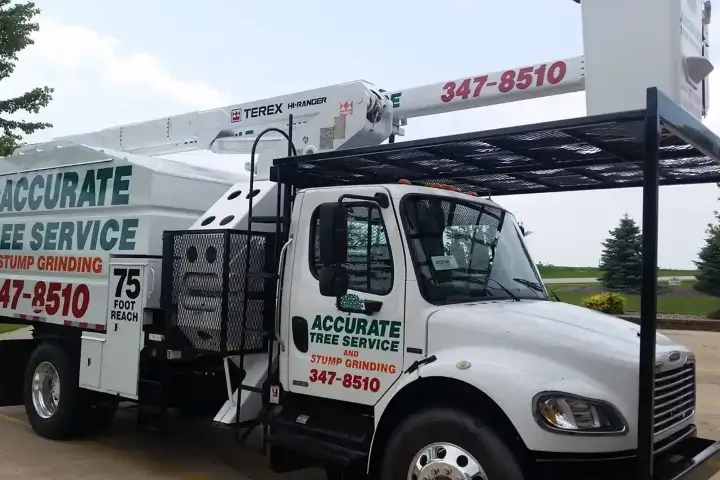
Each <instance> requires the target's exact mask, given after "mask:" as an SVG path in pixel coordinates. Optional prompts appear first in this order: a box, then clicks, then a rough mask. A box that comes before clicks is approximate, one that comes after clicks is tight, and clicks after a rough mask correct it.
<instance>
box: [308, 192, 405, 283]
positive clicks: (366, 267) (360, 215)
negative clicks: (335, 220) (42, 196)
mask: <svg viewBox="0 0 720 480" xmlns="http://www.w3.org/2000/svg"><path fill="white" fill-rule="evenodd" d="M344 206H345V208H346V210H347V221H348V250H347V260H348V261H347V263H345V264H343V266H344V267H345V268H346V269H347V271H348V280H349V282H348V286H349V288H350V289H351V290H355V291H357V292H364V293H372V294H375V295H387V294H388V293H390V291H391V290H392V285H393V260H392V255H391V252H390V242H389V240H388V236H387V230H386V229H385V223H384V222H383V219H382V212H381V211H380V208H379V207H377V206H376V205H372V204H365V203H363V204H353V203H348V204H346V205H344ZM319 211H320V210H319V207H318V208H317V209H316V210H315V212H313V219H312V227H311V228H312V230H311V232H310V238H311V241H312V242H313V244H312V245H311V249H310V252H311V253H310V254H311V258H310V270H311V272H312V274H313V276H314V277H315V278H319V272H320V268H322V263H321V262H320V229H319V227H318V224H319V221H320V218H319Z"/></svg>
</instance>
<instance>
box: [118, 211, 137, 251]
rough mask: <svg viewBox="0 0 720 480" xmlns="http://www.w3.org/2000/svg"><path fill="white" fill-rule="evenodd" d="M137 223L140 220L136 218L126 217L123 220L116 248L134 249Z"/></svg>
mask: <svg viewBox="0 0 720 480" xmlns="http://www.w3.org/2000/svg"><path fill="white" fill-rule="evenodd" d="M139 223H140V220H138V219H137V218H126V219H125V220H123V222H122V229H121V230H120V243H119V244H118V250H135V234H136V233H137V228H138V224H139Z"/></svg>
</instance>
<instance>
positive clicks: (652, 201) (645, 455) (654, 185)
mask: <svg viewBox="0 0 720 480" xmlns="http://www.w3.org/2000/svg"><path fill="white" fill-rule="evenodd" d="M660 132H661V126H660V117H659V115H658V91H657V88H649V89H648V91H647V111H646V115H645V130H644V137H645V139H644V140H645V162H644V164H643V218H642V238H643V242H642V245H643V247H642V291H641V294H642V296H641V300H640V372H639V382H638V433H637V435H638V451H637V470H638V476H637V478H638V479H639V480H652V479H653V457H654V455H653V443H654V442H653V440H654V415H653V413H654V410H655V342H656V333H657V275H658V268H657V263H658V259H657V257H658V207H659V189H660Z"/></svg>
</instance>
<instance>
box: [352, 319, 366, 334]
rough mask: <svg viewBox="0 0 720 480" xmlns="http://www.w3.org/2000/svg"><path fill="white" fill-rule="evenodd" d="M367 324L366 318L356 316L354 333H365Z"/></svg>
mask: <svg viewBox="0 0 720 480" xmlns="http://www.w3.org/2000/svg"><path fill="white" fill-rule="evenodd" d="M367 324H368V321H367V319H365V318H358V319H357V325H355V333H357V334H358V335H367Z"/></svg>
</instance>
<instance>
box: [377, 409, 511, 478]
mask: <svg viewBox="0 0 720 480" xmlns="http://www.w3.org/2000/svg"><path fill="white" fill-rule="evenodd" d="M380 478H381V480H400V479H407V480H444V479H456V478H462V479H466V478H467V479H476V480H480V479H482V480H523V479H524V475H523V473H522V469H521V468H520V465H519V463H518V461H517V460H516V458H515V457H514V455H513V454H512V452H511V451H510V449H509V448H508V447H507V446H506V445H505V444H504V443H503V442H502V441H501V440H500V438H499V437H498V436H497V435H496V434H495V433H494V432H493V431H492V430H490V428H488V427H487V426H486V425H484V424H483V423H482V422H480V421H479V420H478V419H476V418H474V417H472V416H470V415H468V414H466V413H463V412H460V411H456V410H451V409H440V408H437V409H428V410H424V411H421V412H418V413H416V414H413V415H412V416H411V417H409V418H408V419H407V420H405V421H404V422H403V423H402V424H401V425H400V426H399V427H398V429H397V430H396V431H395V432H394V433H393V435H392V437H391V438H390V441H389V443H388V448H387V450H386V451H385V454H384V461H383V466H382V475H381V477H380Z"/></svg>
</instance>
